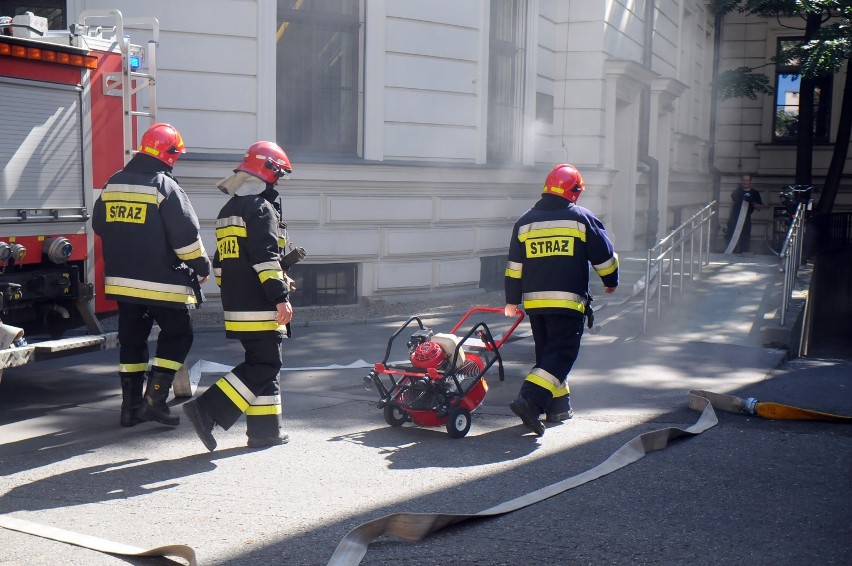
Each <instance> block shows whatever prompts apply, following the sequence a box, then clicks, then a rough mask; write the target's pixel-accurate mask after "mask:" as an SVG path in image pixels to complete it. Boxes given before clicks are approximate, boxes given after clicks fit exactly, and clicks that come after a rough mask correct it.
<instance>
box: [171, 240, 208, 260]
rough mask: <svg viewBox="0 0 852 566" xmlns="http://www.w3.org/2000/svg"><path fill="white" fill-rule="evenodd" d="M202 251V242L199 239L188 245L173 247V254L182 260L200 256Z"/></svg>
mask: <svg viewBox="0 0 852 566" xmlns="http://www.w3.org/2000/svg"><path fill="white" fill-rule="evenodd" d="M204 253H205V250H204V244H203V243H202V242H201V240H196V241H195V242H193V243H191V244H190V245H188V246H184V247H182V248H177V249H175V255H176V256H178V257H179V258H180V259H182V260H183V261H186V260H188V259H195V258H197V257H201V255H202V254H204Z"/></svg>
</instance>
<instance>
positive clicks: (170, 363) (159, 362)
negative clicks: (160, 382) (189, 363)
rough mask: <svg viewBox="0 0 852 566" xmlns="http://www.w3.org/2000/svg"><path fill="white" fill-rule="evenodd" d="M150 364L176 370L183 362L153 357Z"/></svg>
mask: <svg viewBox="0 0 852 566" xmlns="http://www.w3.org/2000/svg"><path fill="white" fill-rule="evenodd" d="M151 365H152V366H157V367H161V368H166V369H173V370H175V371H177V370H179V369H180V368H181V366H182V365H183V362H176V361H174V360H167V359H165V358H154V359H153V360H151Z"/></svg>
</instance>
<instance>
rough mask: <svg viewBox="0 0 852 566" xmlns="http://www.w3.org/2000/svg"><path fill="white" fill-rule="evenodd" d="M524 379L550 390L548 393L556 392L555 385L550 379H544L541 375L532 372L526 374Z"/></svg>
mask: <svg viewBox="0 0 852 566" xmlns="http://www.w3.org/2000/svg"><path fill="white" fill-rule="evenodd" d="M524 381H529V382H530V383H532V384H535V385H538V386H539V387H541V388H542V389H547V390H548V391H550V394H551V395H553V394H555V392H556V386H555V385H553V384H552V383H551V382H550V381H548V380H546V379H544V378H543V377H541V376H538V375H536V374H534V373H531V374H528V375H527V378H526V379H525V380H524Z"/></svg>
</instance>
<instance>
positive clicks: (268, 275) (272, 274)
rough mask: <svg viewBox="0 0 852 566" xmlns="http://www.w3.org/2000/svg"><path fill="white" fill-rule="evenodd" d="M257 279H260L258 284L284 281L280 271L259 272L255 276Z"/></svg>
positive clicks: (282, 273)
mask: <svg viewBox="0 0 852 566" xmlns="http://www.w3.org/2000/svg"><path fill="white" fill-rule="evenodd" d="M257 277H258V278H259V279H260V282H261V283H263V282H264V281H266V280H267V279H278V280H280V281H283V280H284V272H283V271H281V270H280V269H277V270H276V269H268V270H266V271H261V272H260V273H258V274H257Z"/></svg>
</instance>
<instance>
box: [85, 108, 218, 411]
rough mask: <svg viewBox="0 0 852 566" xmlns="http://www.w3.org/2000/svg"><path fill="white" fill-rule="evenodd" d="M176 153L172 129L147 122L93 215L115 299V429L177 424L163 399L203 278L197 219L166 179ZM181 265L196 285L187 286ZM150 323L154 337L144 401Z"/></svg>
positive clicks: (206, 266)
mask: <svg viewBox="0 0 852 566" xmlns="http://www.w3.org/2000/svg"><path fill="white" fill-rule="evenodd" d="M181 153H186V148H185V147H184V143H183V138H182V137H181V135H180V132H178V131H177V129H175V128H174V127H173V126H171V125H169V124H162V123H158V124H154V125H152V126H151V127H150V128H149V129H148V131H146V132H145V133H144V134H143V135H142V140H141V144H140V147H139V153H137V154H136V155H134V156H133V158H132V159H131V160H130V161H129V162H128V163H127V165H125V167H124V169H122V170H121V171H119V172H117V173H115V174H114V175H113V176H112V177H110V179H109V181H107V183H106V185H105V186H104V189H103V190H102V191H101V194H100V196H99V197H98V199H97V200H96V201H95V205H94V209H93V212H92V228H93V229H94V231H95V233H96V234H97V235H98V236H100V238H101V241H102V245H103V257H104V275H105V278H104V284H105V287H104V289H105V295H106V298H108V299H113V300H115V301H117V302H118V341H119V354H118V356H119V368H118V373H119V376H120V378H121V394H122V402H121V419H120V424H121V426H127V427H129V426H134V425H136V424H138V423H140V422H142V421H146V420H154V421H157V422H159V423H163V424H167V425H172V426H174V425H177V424H178V423H179V422H180V418H179V417H177V416H175V415H172V414H171V413H170V411H169V406H168V405H167V404H166V399H167V398H168V396H169V389H170V388H171V385H172V381H174V376H175V372H176V371H177V370H178V369H180V367H181V366H182V365H183V363H184V361H185V360H186V356H187V354H189V349H190V347H191V346H192V340H193V333H192V319H191V318H190V316H189V310H188V309H192V308H195V307H196V305H197V303H198V298H197V295H196V291H195V289H194V286H196V287H197V286H198V285H200V283H203V282H204V281H206V280H207V278H208V276H209V275H210V260H209V259H208V258H207V252H206V251H205V250H204V245H203V244H202V242H201V237H200V236H199V233H198V230H199V224H198V217H197V216H196V214H195V211H194V210H193V208H192V204H191V203H190V202H189V198H188V197H187V196H186V193H185V192H184V191H183V189H182V188H181V187H180V185H179V184H178V181H177V179H175V178H174V177H173V176H172V167H173V166H174V164H175V161H177V159H178V157H179V156H180V154H181ZM187 267H188V268H190V269H192V270H193V271H194V273H195V274H197V275H198V276H199V277H201V280H200V281H194V280H193V279H194V277H195V275H193V274H191V273H190V272H189V269H187ZM155 322H156V323H157V325H159V327H160V333H159V335H158V337H157V351H156V355H155V357H154V358H153V360H151V368H150V372H148V373H147V376H148V387H147V389H146V391H145V395H144V398H143V395H142V389H143V385H144V381H145V376H146V370H148V362H149V359H148V336H149V335H150V333H151V328H152V326H153V324H154V323H155Z"/></svg>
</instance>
